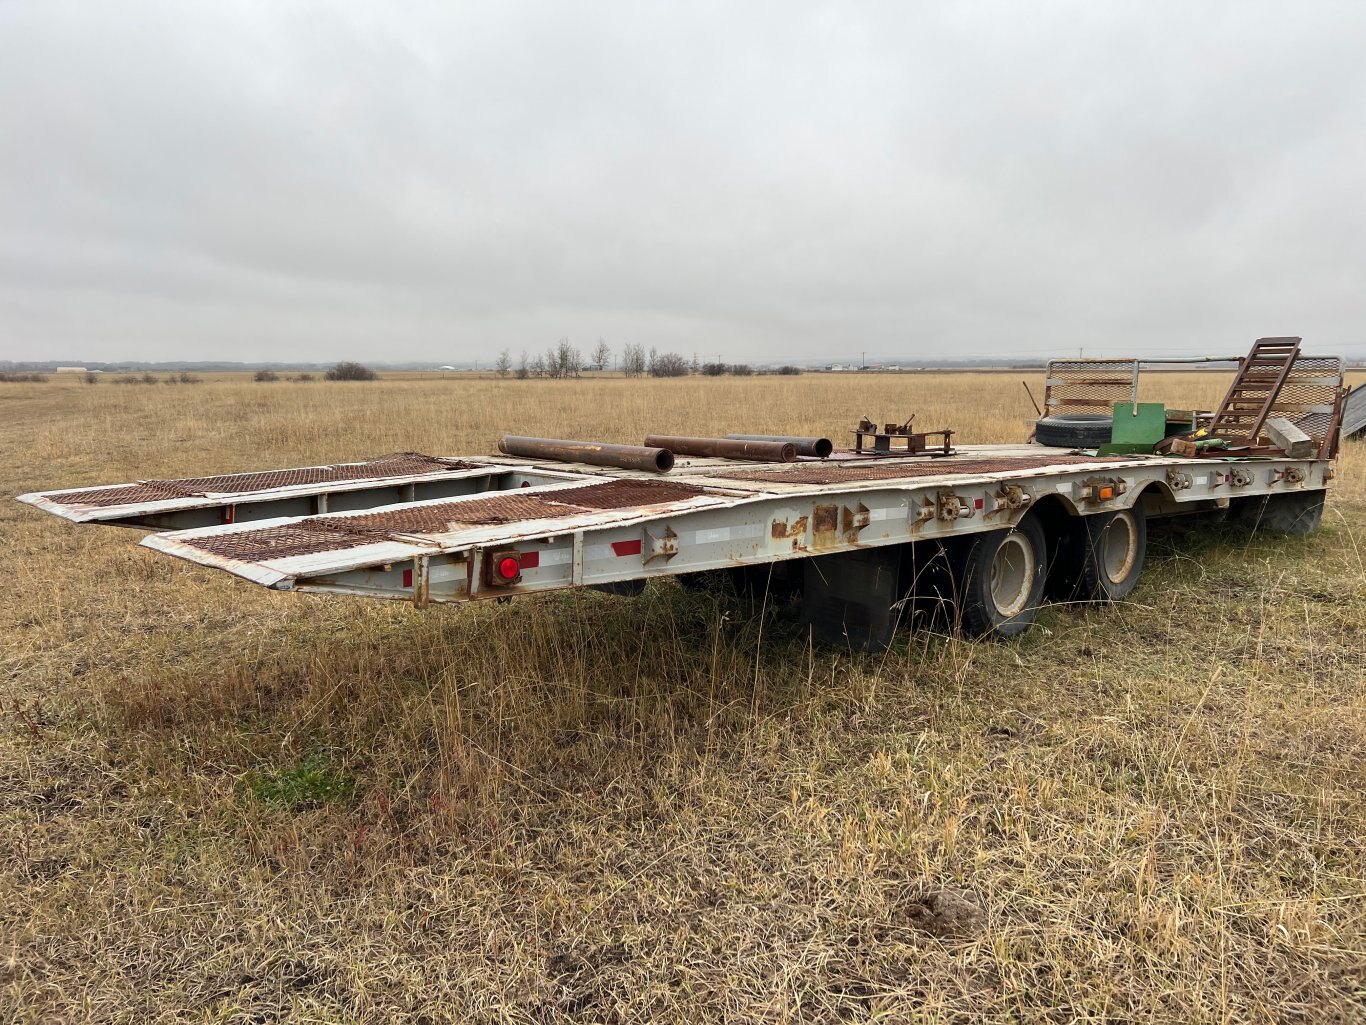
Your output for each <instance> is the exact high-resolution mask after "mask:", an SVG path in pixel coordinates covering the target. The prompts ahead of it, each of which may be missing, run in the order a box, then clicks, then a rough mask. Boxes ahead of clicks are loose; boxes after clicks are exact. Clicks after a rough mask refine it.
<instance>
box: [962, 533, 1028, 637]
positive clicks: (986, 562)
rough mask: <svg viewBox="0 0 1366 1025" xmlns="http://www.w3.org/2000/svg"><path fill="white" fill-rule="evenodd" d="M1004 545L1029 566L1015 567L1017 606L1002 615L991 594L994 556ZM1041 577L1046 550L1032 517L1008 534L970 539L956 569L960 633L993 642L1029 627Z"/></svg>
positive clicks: (993, 534) (1009, 608)
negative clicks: (1024, 558) (1024, 556)
mask: <svg viewBox="0 0 1366 1025" xmlns="http://www.w3.org/2000/svg"><path fill="white" fill-rule="evenodd" d="M1006 545H1015V546H1017V550H1016V557H1017V558H1018V557H1019V556H1020V554H1021V552H1022V551H1026V550H1027V552H1028V559H1029V563H1030V564H1028V565H1025V566H1022V567H1019V570H1020V572H1019V575H1020V577H1021V580H1020V588H1019V590H1018V591H1017V592H1016V593H1017V595H1018V596H1019V600H1018V601H1013V602H1012V603H1011V605H1010V606H1008V607H1007V608H1006V609H1004V610H1003V609H1002V607H1001V606H1000V604H999V603H998V596H997V595H996V594H995V593H993V582H994V581H993V574H992V568H993V565H994V564H995V563H996V558H997V553H998V552H1001V550H1002V548H1003V547H1005V546H1006ZM1019 546H1024V547H1023V549H1021V548H1020V547H1019ZM1047 571H1048V544H1047V541H1046V539H1045V538H1044V532H1043V527H1042V525H1041V524H1040V523H1039V521H1038V519H1037V517H1034V516H1026V517H1025V518H1024V519H1023V520H1021V521H1020V522H1019V524H1018V525H1017V526H1015V527H1014V528H1012V529H1010V530H994V531H992V532H991V533H989V534H977V535H975V536H973V537H972V538H971V539H970V540H969V542H968V544H966V545H965V546H964V547H963V549H962V554H961V556H960V562H959V566H958V581H959V585H958V588H957V598H958V601H957V606H958V608H957V612H958V624H959V629H960V630H961V632H962V633H964V634H966V635H967V636H969V637H997V638H1005V637H1014V636H1016V635H1017V634H1022V633H1024V632H1025V631H1026V630H1028V629H1029V627H1030V626H1032V625H1033V623H1034V617H1035V615H1036V614H1037V613H1038V611H1039V606H1040V605H1041V604H1042V603H1043V589H1044V580H1045V578H1046V576H1047Z"/></svg>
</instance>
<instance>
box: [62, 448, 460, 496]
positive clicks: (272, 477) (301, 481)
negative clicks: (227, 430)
mask: <svg viewBox="0 0 1366 1025" xmlns="http://www.w3.org/2000/svg"><path fill="white" fill-rule="evenodd" d="M474 465H475V464H473V463H465V462H461V461H460V460H458V459H438V458H437V457H435V456H427V455H423V454H422V453H420V452H398V453H395V454H393V455H387V456H378V457H376V458H374V459H368V460H366V461H365V462H363V463H338V464H335V465H331V466H301V467H297V468H294V469H288V470H264V471H260V472H256V473H227V474H219V475H217V476H212V477H182V478H177V479H175V480H147V481H139V482H138V483H136V484H129V485H127V486H125V487H118V488H91V489H89V490H87V491H71V492H66V493H64V494H55V495H53V496H52V498H53V499H54V501H59V502H61V503H62V504H63V505H91V506H99V507H102V508H103V507H109V506H116V505H136V504H140V503H144V502H164V501H167V500H169V499H173V498H197V497H201V496H204V495H209V494H226V495H244V494H252V493H254V492H258V491H269V490H271V489H273V488H285V487H297V486H299V485H309V484H340V483H345V482H348V481H355V480H378V479H380V478H384V477H406V476H413V475H416V474H423V473H441V472H445V471H450V470H466V469H472V468H473V467H474Z"/></svg>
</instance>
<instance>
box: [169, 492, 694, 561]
mask: <svg viewBox="0 0 1366 1025" xmlns="http://www.w3.org/2000/svg"><path fill="white" fill-rule="evenodd" d="M705 494H706V491H705V490H704V489H702V488H698V487H694V486H692V485H690V484H679V483H675V482H673V481H634V480H618V481H606V482H604V483H601V484H588V485H585V486H583V487H578V488H566V489H562V490H559V491H548V492H543V493H539V494H526V493H525V492H522V491H506V492H501V493H499V494H495V495H489V496H487V497H485V498H467V499H452V500H450V501H445V502H433V503H431V504H427V505H418V506H408V507H405V508H401V509H388V510H385V511H383V512H373V513H361V514H359V515H355V516H326V517H323V516H311V517H308V518H306V519H302V520H299V521H298V522H296V523H290V524H282V525H280V526H277V527H263V528H261V529H259V530H243V531H235V532H232V533H225V534H212V535H209V536H207V537H200V538H186V539H185V541H184V543H185V544H188V545H192V546H193V547H195V548H199V549H200V550H202V551H205V552H209V553H211V554H213V555H218V556H221V557H223V558H229V559H239V560H241V561H244V562H259V561H262V560H265V559H283V558H288V557H290V556H295V555H313V554H316V553H318V552H328V551H339V550H343V549H347V548H357V547H359V546H361V545H367V544H376V543H378V542H381V541H389V540H394V539H398V538H402V537H405V536H412V535H421V534H445V533H450V532H451V531H455V530H459V529H461V528H463V527H478V526H491V525H497V524H502V523H520V522H524V521H527V520H547V519H562V518H564V517H568V516H574V515H577V514H579V513H583V512H589V511H591V510H595V509H618V508H625V507H628V506H644V505H658V504H660V503H665V502H679V501H684V500H686V499H689V498H696V497H697V496H698V495H705Z"/></svg>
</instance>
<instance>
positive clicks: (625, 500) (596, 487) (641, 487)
mask: <svg viewBox="0 0 1366 1025" xmlns="http://www.w3.org/2000/svg"><path fill="white" fill-rule="evenodd" d="M706 493H707V492H706V491H705V490H703V489H702V488H699V487H694V486H693V485H691V484H680V483H678V482H677V481H671V480H614V481H609V482H608V483H606V484H588V485H585V486H584V487H581V488H569V489H567V490H565V491H556V492H554V493H552V494H549V495H547V496H546V498H547V500H549V501H553V502H569V503H572V504H573V505H579V506H583V507H584V508H586V509H624V508H626V507H628V506H637V505H659V504H660V503H661V502H685V501H687V500H688V499H690V498H696V497H698V496H699V495H705V494H706Z"/></svg>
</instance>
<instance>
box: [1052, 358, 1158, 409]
mask: <svg viewBox="0 0 1366 1025" xmlns="http://www.w3.org/2000/svg"><path fill="white" fill-rule="evenodd" d="M1136 368H1137V363H1136V362H1135V361H1134V360H1131V359H1078V360H1063V359H1055V360H1049V362H1048V370H1047V376H1048V380H1047V383H1046V384H1045V386H1044V400H1043V401H1044V410H1043V411H1044V415H1045V416H1053V415H1063V416H1067V415H1071V414H1079V413H1095V414H1097V415H1105V416H1109V415H1111V414H1112V413H1113V412H1114V406H1115V403H1116V402H1131V401H1132V400H1133V395H1134V373H1135V371H1136Z"/></svg>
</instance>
